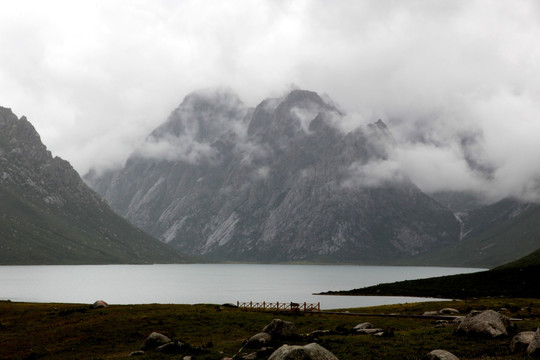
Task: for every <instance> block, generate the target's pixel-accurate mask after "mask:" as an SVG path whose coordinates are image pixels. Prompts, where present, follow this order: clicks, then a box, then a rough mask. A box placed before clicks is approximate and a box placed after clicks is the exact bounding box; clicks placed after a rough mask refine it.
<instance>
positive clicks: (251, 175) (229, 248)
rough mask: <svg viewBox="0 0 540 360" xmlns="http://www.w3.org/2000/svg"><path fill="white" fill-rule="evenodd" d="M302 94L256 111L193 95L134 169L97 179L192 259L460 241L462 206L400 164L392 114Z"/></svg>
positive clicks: (315, 256) (135, 158)
mask: <svg viewBox="0 0 540 360" xmlns="http://www.w3.org/2000/svg"><path fill="white" fill-rule="evenodd" d="M343 116H344V115H343V114H342V113H341V112H340V111H339V110H338V109H337V108H336V107H335V106H334V105H333V104H332V102H331V101H329V100H327V99H323V98H322V97H320V96H319V95H318V94H316V93H314V92H310V91H305V90H294V91H292V92H290V93H289V94H287V95H286V96H283V97H281V98H276V99H267V100H265V101H263V102H262V103H260V104H259V105H258V106H257V107H255V108H248V107H246V106H245V105H244V104H243V103H242V101H241V100H240V99H239V98H238V97H237V96H236V95H235V94H233V93H231V92H230V91H227V90H217V91H203V92H195V93H192V94H190V95H188V96H186V98H185V99H184V100H183V102H182V103H181V104H180V106H179V107H178V108H177V109H175V110H174V111H173V112H172V113H171V115H170V116H169V118H168V119H167V120H166V121H165V122H164V123H163V124H162V125H161V126H159V127H158V128H157V129H155V130H154V131H153V132H152V133H151V134H150V135H149V136H148V138H147V139H146V141H145V143H144V144H143V145H141V146H140V147H139V148H138V149H137V150H136V151H135V152H134V153H133V154H132V155H131V156H130V158H129V159H128V161H127V162H126V164H125V166H124V167H123V168H122V169H119V170H115V171H111V172H107V173H98V172H94V171H93V172H90V173H89V174H87V175H86V176H85V181H86V182H87V183H88V184H89V185H90V186H91V187H92V188H94V189H95V190H96V191H97V192H99V193H100V194H101V195H102V196H103V197H104V198H105V199H106V200H107V202H108V203H109V204H110V205H111V207H112V208H113V209H114V210H115V211H116V212H117V213H119V214H120V215H122V216H124V217H126V218H127V219H128V220H129V221H131V222H132V223H134V224H135V225H137V226H139V227H140V228H141V229H144V230H145V231H147V232H148V233H150V234H152V235H154V236H155V237H157V238H159V239H161V240H162V241H164V242H166V243H168V244H170V245H173V246H176V247H177V248H178V249H180V250H182V251H184V252H186V253H189V254H191V255H198V256H204V257H206V258H208V259H213V260H231V261H272V262H274V261H275V262H280V261H329V262H363V263H383V262H388V261H391V260H394V259H400V258H402V257H408V256H411V255H413V254H419V253H422V252H426V251H428V250H430V249H436V248H440V247H442V246H445V245H449V244H451V243H453V242H455V241H457V239H458V238H459V232H460V223H459V222H458V221H457V220H456V218H455V216H454V214H453V212H452V211H450V210H449V209H447V208H446V207H444V206H442V205H440V204H439V203H438V202H436V201H435V200H433V199H432V198H431V197H429V196H427V195H426V194H424V193H423V192H422V191H420V189H418V187H416V186H415V185H414V184H413V183H412V182H411V181H410V180H409V179H408V178H407V177H406V176H404V175H403V174H402V173H401V172H400V171H399V170H398V169H397V168H395V167H392V163H391V162H386V161H385V160H386V159H388V151H389V147H391V146H392V144H393V141H394V140H393V138H392V135H391V133H390V131H389V129H388V128H387V127H386V125H385V124H384V123H383V122H382V121H380V120H379V121H377V122H375V123H372V124H369V125H366V126H363V127H359V128H357V129H355V130H352V131H344V130H343V129H341V128H340V126H339V122H340V119H341V118H342V117H343Z"/></svg>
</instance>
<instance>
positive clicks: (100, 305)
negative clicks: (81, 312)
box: [90, 300, 109, 309]
mask: <svg viewBox="0 0 540 360" xmlns="http://www.w3.org/2000/svg"><path fill="white" fill-rule="evenodd" d="M108 306H109V304H107V303H106V302H105V301H103V300H97V301H96V302H94V303H93V304H92V305H90V309H101V308H106V307H108Z"/></svg>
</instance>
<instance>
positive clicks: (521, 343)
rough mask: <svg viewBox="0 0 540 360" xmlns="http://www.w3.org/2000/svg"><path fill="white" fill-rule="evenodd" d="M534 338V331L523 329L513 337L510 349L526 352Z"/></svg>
mask: <svg viewBox="0 0 540 360" xmlns="http://www.w3.org/2000/svg"><path fill="white" fill-rule="evenodd" d="M533 338H534V331H522V332H520V333H519V334H517V335H515V336H514V337H513V338H512V342H511V343H510V351H512V352H525V351H526V350H527V347H528V346H529V344H530V343H531V341H532V339H533Z"/></svg>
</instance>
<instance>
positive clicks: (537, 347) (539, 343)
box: [527, 327, 540, 357]
mask: <svg viewBox="0 0 540 360" xmlns="http://www.w3.org/2000/svg"><path fill="white" fill-rule="evenodd" d="M527 354H529V356H535V357H540V327H538V329H536V333H535V334H534V337H533V338H532V340H531V343H530V344H529V346H527Z"/></svg>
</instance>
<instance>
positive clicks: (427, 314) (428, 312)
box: [422, 311, 439, 316]
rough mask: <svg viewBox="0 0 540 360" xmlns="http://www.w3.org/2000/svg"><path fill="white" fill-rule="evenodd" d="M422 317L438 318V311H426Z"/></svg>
mask: <svg viewBox="0 0 540 360" xmlns="http://www.w3.org/2000/svg"><path fill="white" fill-rule="evenodd" d="M422 315H424V316H436V315H439V312H438V311H425V312H424V313H423V314H422Z"/></svg>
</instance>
